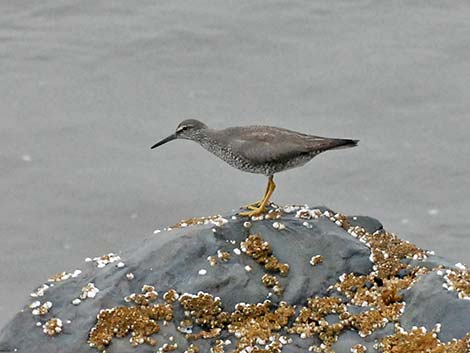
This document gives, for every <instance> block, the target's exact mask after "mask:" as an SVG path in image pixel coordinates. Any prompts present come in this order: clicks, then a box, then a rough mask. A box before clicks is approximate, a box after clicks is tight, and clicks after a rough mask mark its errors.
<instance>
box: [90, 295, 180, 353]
mask: <svg viewBox="0 0 470 353" xmlns="http://www.w3.org/2000/svg"><path fill="white" fill-rule="evenodd" d="M153 289H154V288H153V287H152V286H144V287H143V289H142V291H143V292H144V294H138V295H135V294H133V295H131V296H129V297H128V301H133V302H135V303H136V304H137V305H136V306H131V307H124V306H120V307H115V308H111V309H104V310H101V311H100V313H99V314H98V316H97V319H98V321H97V323H96V325H95V326H94V327H93V328H92V329H91V331H90V335H89V339H88V342H89V344H90V346H91V347H96V348H97V349H99V350H104V349H105V348H106V346H108V345H109V344H110V343H111V341H112V340H113V338H114V337H119V338H122V337H125V336H127V335H128V334H129V333H131V335H132V337H131V339H130V342H131V344H132V345H134V346H137V345H139V344H144V343H147V344H149V345H151V346H156V344H157V341H156V340H155V339H154V338H152V337H151V336H152V335H153V334H155V333H158V332H159V331H160V325H159V323H158V322H157V321H160V320H165V321H170V320H172V319H173V306H172V305H170V304H152V303H151V302H153V301H154V300H156V299H157V296H156V294H155V293H156V292H155V291H154V290H153Z"/></svg>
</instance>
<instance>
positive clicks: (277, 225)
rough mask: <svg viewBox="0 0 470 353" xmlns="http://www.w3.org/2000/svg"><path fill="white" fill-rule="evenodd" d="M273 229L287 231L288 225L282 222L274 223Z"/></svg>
mask: <svg viewBox="0 0 470 353" xmlns="http://www.w3.org/2000/svg"><path fill="white" fill-rule="evenodd" d="M273 228H274V229H277V230H283V229H286V225H285V224H284V223H282V222H274V223H273Z"/></svg>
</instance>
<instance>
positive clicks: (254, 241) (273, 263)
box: [240, 234, 289, 276]
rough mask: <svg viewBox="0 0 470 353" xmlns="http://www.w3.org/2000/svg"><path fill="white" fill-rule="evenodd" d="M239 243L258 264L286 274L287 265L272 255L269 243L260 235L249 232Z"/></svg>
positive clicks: (283, 274)
mask: <svg viewBox="0 0 470 353" xmlns="http://www.w3.org/2000/svg"><path fill="white" fill-rule="evenodd" d="M240 245H241V250H242V251H243V252H244V253H246V254H247V255H248V256H250V257H251V258H253V259H254V260H255V261H256V262H258V263H259V264H261V265H264V268H265V269H266V270H268V271H273V272H279V274H281V275H282V276H286V275H287V273H288V272H289V265H288V264H285V263H280V262H279V260H278V259H277V258H276V257H275V256H274V255H273V250H272V247H271V245H270V244H269V243H268V242H267V241H264V240H263V238H262V237H261V235H259V234H250V235H249V236H248V238H246V239H245V241H242V242H241V244H240Z"/></svg>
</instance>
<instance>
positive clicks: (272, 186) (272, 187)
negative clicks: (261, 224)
mask: <svg viewBox="0 0 470 353" xmlns="http://www.w3.org/2000/svg"><path fill="white" fill-rule="evenodd" d="M275 189H276V184H275V183H274V181H273V177H272V176H270V177H269V181H268V188H267V192H266V194H265V195H264V198H263V200H262V201H261V204H260V205H259V206H258V207H256V208H254V209H252V210H251V211H247V212H240V213H239V214H240V216H246V217H253V216H255V217H257V216H259V215H261V214H263V213H264V212H266V206H267V205H268V204H269V199H270V197H271V195H272V194H273V192H274V190H275Z"/></svg>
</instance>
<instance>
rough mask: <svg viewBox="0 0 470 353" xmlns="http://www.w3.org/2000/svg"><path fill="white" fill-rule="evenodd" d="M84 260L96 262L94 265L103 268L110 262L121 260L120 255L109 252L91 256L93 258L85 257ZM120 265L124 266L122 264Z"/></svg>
mask: <svg viewBox="0 0 470 353" xmlns="http://www.w3.org/2000/svg"><path fill="white" fill-rule="evenodd" d="M85 261H87V262H90V261H94V262H95V263H96V267H98V268H103V267H105V266H106V265H109V264H112V263H113V262H116V261H121V257H119V255H116V254H113V253H109V254H107V255H102V256H99V257H95V258H93V260H91V259H90V258H87V259H85ZM118 267H119V266H118ZM121 267H124V264H123V265H122V266H121Z"/></svg>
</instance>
